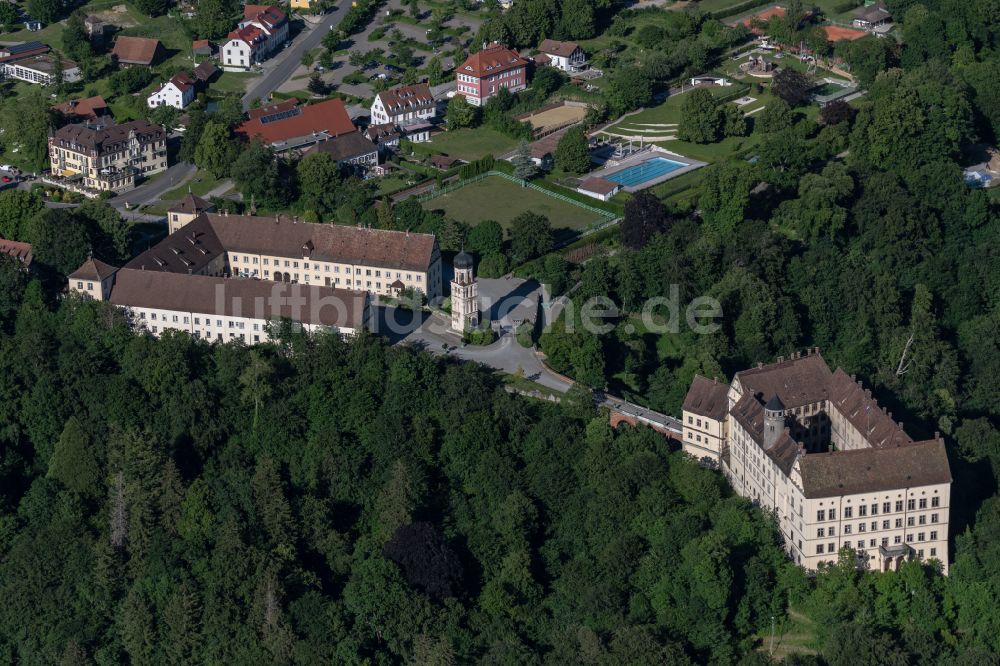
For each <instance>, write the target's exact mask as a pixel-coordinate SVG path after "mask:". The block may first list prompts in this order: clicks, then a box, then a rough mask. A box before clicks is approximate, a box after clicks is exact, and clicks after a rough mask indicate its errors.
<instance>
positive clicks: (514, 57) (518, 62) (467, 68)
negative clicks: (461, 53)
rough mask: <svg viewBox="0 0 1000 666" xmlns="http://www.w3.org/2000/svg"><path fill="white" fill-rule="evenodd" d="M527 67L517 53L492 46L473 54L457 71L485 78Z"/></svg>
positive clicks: (499, 46) (505, 48)
mask: <svg viewBox="0 0 1000 666" xmlns="http://www.w3.org/2000/svg"><path fill="white" fill-rule="evenodd" d="M525 65H527V61H526V60H525V59H524V58H522V57H521V56H520V55H518V53H517V51H514V50H512V49H508V48H507V47H505V46H501V45H499V44H491V45H489V46H487V47H486V48H485V49H483V50H482V51H479V52H478V53H473V54H471V55H470V56H469V57H468V58H466V60H465V62H464V63H462V65H461V66H460V67H459V68H458V70H457V71H458V72H459V73H461V74H466V75H468V76H475V77H483V76H493V75H495V74H499V73H500V72H504V71H507V70H511V69H516V68H518V67H524V66H525Z"/></svg>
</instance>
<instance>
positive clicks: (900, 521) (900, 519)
mask: <svg viewBox="0 0 1000 666" xmlns="http://www.w3.org/2000/svg"><path fill="white" fill-rule="evenodd" d="M902 526H903V519H902V518H897V519H896V528H897V529H898V528H900V527H902Z"/></svg>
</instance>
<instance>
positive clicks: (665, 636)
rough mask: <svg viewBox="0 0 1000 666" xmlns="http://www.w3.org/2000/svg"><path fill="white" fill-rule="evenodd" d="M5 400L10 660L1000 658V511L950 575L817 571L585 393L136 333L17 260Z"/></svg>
mask: <svg viewBox="0 0 1000 666" xmlns="http://www.w3.org/2000/svg"><path fill="white" fill-rule="evenodd" d="M0 397H2V399H0V437H2V449H0V450H2V461H0V474H2V478H0V489H2V507H0V510H2V518H0V525H2V530H0V561H2V566H0V597H2V598H3V599H4V600H5V603H4V604H3V605H2V606H0V654H2V655H3V661H4V662H6V663H18V664H54V663H60V664H67V665H69V664H74V665H78V664H109V665H110V664H120V663H131V664H188V663H215V664H220V663H228V664H264V663H267V664H275V663H278V664H316V663H371V664H375V663H380V664H389V663H413V664H452V663H468V662H481V663H487V664H531V663H538V664H541V663H584V664H622V665H624V664H630V665H631V664H665V663H669V664H686V663H691V664H694V663H715V664H733V663H741V664H757V663H767V662H768V651H769V650H770V649H772V648H773V647H774V646H773V645H772V643H771V642H770V641H771V639H770V635H771V634H770V632H771V630H772V627H773V626H776V631H777V632H778V633H779V634H782V635H784V634H785V633H787V631H788V630H789V627H791V626H793V625H794V626H798V627H802V629H801V631H806V632H808V634H809V641H808V646H814V648H815V649H813V648H812V647H807V646H800V649H801V652H793V653H792V655H791V656H788V657H787V661H786V663H794V664H821V663H829V664H832V665H845V666H846V665H847V664H873V665H874V664H908V663H920V664H935V663H940V664H945V663H948V664H954V663H962V664H996V663H998V661H997V658H996V654H997V652H998V651H1000V642H998V641H1000V632H998V631H997V630H996V626H997V623H998V622H1000V616H998V613H997V609H996V604H995V599H996V596H997V592H998V590H1000V555H998V553H997V552H996V548H997V545H996V544H997V543H998V539H997V537H998V536H1000V501H997V500H991V501H989V502H988V503H986V504H985V505H984V507H983V508H982V510H981V511H980V514H979V517H978V519H977V521H976V525H975V528H974V529H969V530H968V531H966V532H965V533H964V534H960V535H959V536H958V538H957V544H956V546H957V550H956V557H955V564H954V565H953V567H952V575H951V576H950V577H949V578H947V579H946V578H943V577H941V576H940V575H938V574H937V572H936V571H934V570H933V569H931V568H926V567H921V566H920V565H919V564H917V563H908V564H906V565H904V566H903V567H902V568H901V570H900V571H899V572H896V573H888V574H882V575H879V576H874V575H871V574H867V573H863V572H858V571H856V570H855V569H854V567H853V566H852V564H850V563H849V562H848V561H847V560H845V563H844V564H843V565H841V566H836V567H832V568H830V569H829V570H826V571H823V572H821V573H819V574H818V575H817V576H816V577H815V578H807V577H806V575H805V574H804V573H803V572H802V571H801V570H800V569H798V568H797V567H795V566H793V565H792V564H790V563H789V561H788V560H787V558H786V557H785V555H784V553H783V550H782V548H781V545H780V543H779V541H778V535H777V533H776V531H775V527H774V525H773V522H772V520H771V518H770V517H769V516H767V515H766V514H764V513H762V512H760V511H759V510H756V509H753V508H752V507H751V506H750V505H749V504H748V503H747V502H746V501H745V500H743V499H741V498H738V497H735V496H734V495H733V494H732V493H731V492H730V491H729V490H728V488H727V487H726V486H725V483H724V481H723V479H722V477H721V476H720V475H719V474H718V473H716V472H713V471H710V470H706V469H702V468H700V467H698V466H697V465H696V464H694V463H693V462H691V461H690V460H689V459H687V458H686V457H685V456H684V455H683V454H682V453H680V452H677V451H672V450H671V449H672V447H671V446H670V445H669V444H668V441H667V440H666V439H664V438H662V437H661V436H660V435H658V434H655V433H653V432H652V431H649V430H646V429H632V428H624V429H622V430H618V431H615V430H612V429H611V428H610V427H609V425H608V421H607V415H606V414H599V413H596V412H595V411H594V409H593V407H592V402H591V400H590V396H589V395H588V394H587V392H585V391H580V392H579V393H577V392H572V393H571V394H570V395H568V396H567V397H566V399H564V400H563V401H562V402H561V403H559V404H554V403H549V402H544V401H533V400H529V399H526V398H522V397H520V396H516V395H512V394H510V393H508V392H507V391H506V390H504V388H503V386H502V384H501V383H500V382H499V381H498V380H497V378H496V377H494V376H493V375H492V374H491V373H490V372H488V371H487V370H486V369H484V368H482V367H479V366H476V365H472V364H461V363H457V362H449V361H443V360H437V359H434V358H433V357H431V356H430V355H427V354H423V353H419V352H415V351H412V350H408V349H405V348H390V347H387V346H386V345H385V343H384V342H383V341H382V340H381V339H379V338H377V337H371V336H363V337H360V338H358V339H356V340H353V341H343V340H341V339H339V338H337V337H334V336H326V335H318V336H315V337H304V336H303V335H301V334H296V333H294V332H285V333H284V334H283V335H282V337H281V339H280V342H279V343H277V344H274V345H271V346H265V347H258V348H254V349H248V348H245V347H242V346H240V345H237V344H230V345H208V344H206V343H204V342H201V341H197V340H194V339H192V338H190V337H188V336H186V335H183V334H178V335H168V336H165V337H164V338H162V339H154V338H152V337H150V336H148V335H135V334H134V333H132V332H131V331H130V330H129V328H128V326H127V324H126V322H125V320H124V318H123V315H122V314H121V313H120V312H119V311H117V310H116V309H114V308H112V307H110V306H107V305H106V304H101V303H95V302H83V301H80V300H77V299H75V298H69V299H63V300H60V301H58V302H55V301H52V300H50V298H49V297H48V296H47V294H46V293H45V292H44V290H43V289H42V287H41V285H40V284H39V283H38V282H30V283H29V282H28V281H27V278H26V276H25V275H24V273H23V272H21V271H20V270H19V269H18V268H17V266H16V264H14V263H13V262H12V261H9V260H7V259H6V258H5V259H4V260H2V261H0ZM998 450H1000V447H997V446H996V443H995V442H994V445H993V446H992V448H991V451H993V452H996V451H998ZM987 476H989V474H988V472H987ZM989 480H990V482H991V483H994V484H995V481H993V479H992V476H989ZM772 618H773V619H772ZM772 622H773V623H774V624H772Z"/></svg>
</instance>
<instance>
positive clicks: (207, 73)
mask: <svg viewBox="0 0 1000 666" xmlns="http://www.w3.org/2000/svg"><path fill="white" fill-rule="evenodd" d="M218 71H219V68H218V67H216V66H215V64H214V63H212V62H210V61H208V60H206V61H205V62H203V63H201V64H200V65H198V66H197V67H195V68H194V78H196V79H198V80H199V81H201V82H202V83H204V82H205V81H208V80H209V79H211V78H212V77H213V76H215V74H216V72H218Z"/></svg>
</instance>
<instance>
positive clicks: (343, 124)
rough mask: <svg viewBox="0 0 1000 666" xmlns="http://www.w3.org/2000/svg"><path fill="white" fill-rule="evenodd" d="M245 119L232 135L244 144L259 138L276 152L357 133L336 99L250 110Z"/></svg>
mask: <svg viewBox="0 0 1000 666" xmlns="http://www.w3.org/2000/svg"><path fill="white" fill-rule="evenodd" d="M247 116H248V118H247V120H246V121H244V122H243V123H242V124H240V125H239V126H237V127H236V129H235V130H234V132H235V134H236V135H237V136H239V137H242V138H243V139H245V140H247V141H251V140H253V139H258V140H260V141H262V142H263V143H264V144H266V145H268V146H270V147H271V148H273V149H274V150H275V151H277V152H285V151H289V150H301V149H304V148H307V147H309V146H311V145H313V144H315V143H320V142H321V141H326V140H328V139H331V138H333V137H335V136H339V135H341V134H351V133H357V128H355V127H354V123H353V122H352V121H351V117H350V116H349V115H348V114H347V108H346V107H345V106H344V102H343V101H341V100H339V99H330V100H326V101H324V102H318V103H316V104H307V105H300V104H299V102H298V100H295V99H289V100H285V101H283V102H279V103H278V104H272V105H270V106H265V107H261V108H259V109H250V110H249V111H248V112H247Z"/></svg>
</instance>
